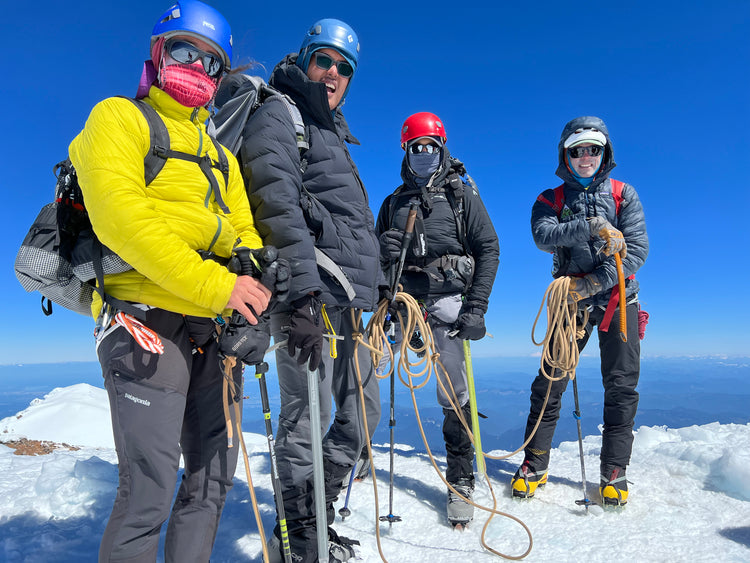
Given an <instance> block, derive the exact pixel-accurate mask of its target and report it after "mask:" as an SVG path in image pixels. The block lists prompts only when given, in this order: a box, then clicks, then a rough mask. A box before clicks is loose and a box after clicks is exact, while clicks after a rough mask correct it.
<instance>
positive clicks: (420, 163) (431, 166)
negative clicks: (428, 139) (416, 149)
mask: <svg viewBox="0 0 750 563" xmlns="http://www.w3.org/2000/svg"><path fill="white" fill-rule="evenodd" d="M407 154H408V156H407V158H408V159H409V168H411V170H412V172H414V175H415V176H416V177H417V178H418V179H423V180H424V183H427V180H428V179H429V178H430V176H432V175H433V174H434V173H435V171H436V170H437V169H438V167H439V166H440V159H441V157H442V151H438V152H435V153H433V154H429V153H427V152H421V153H419V154H411V153H407ZM417 183H419V182H417Z"/></svg>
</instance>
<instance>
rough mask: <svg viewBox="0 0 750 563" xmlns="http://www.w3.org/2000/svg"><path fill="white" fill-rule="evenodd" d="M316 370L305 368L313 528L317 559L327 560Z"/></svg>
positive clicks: (326, 531) (321, 562)
mask: <svg viewBox="0 0 750 563" xmlns="http://www.w3.org/2000/svg"><path fill="white" fill-rule="evenodd" d="M319 377H320V376H319V374H318V370H317V368H316V369H310V368H309V366H308V368H307V396H308V402H309V403H310V439H311V446H312V454H313V491H314V495H315V528H316V531H317V535H318V561H319V562H320V563H327V562H328V558H329V556H328V517H327V515H326V492H325V476H324V474H323V471H324V469H323V437H322V432H321V429H320V396H319V389H320V386H319V381H318V378H319Z"/></svg>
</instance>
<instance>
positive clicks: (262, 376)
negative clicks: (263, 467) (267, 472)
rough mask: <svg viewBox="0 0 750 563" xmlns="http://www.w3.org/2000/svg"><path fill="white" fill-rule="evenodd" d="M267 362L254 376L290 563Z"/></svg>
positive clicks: (287, 562)
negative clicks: (272, 423)
mask: <svg viewBox="0 0 750 563" xmlns="http://www.w3.org/2000/svg"><path fill="white" fill-rule="evenodd" d="M267 371H268V364H267V363H266V362H261V363H259V364H255V377H256V379H257V380H258V384H259V386H260V401H261V406H262V408H263V418H264V420H265V423H266V438H267V439H268V455H269V456H270V458H271V483H272V484H273V495H274V497H275V499H276V514H277V515H278V517H279V530H280V531H281V549H282V552H283V553H284V561H285V563H292V551H291V547H290V545H289V532H288V530H287V527H286V513H285V511H284V498H283V496H282V494H281V477H280V476H279V467H278V465H277V464H276V446H275V441H274V439H273V426H272V425H271V407H270V404H269V401H268V388H267V387H266V372H267Z"/></svg>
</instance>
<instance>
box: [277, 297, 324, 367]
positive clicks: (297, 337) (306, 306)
mask: <svg viewBox="0 0 750 563" xmlns="http://www.w3.org/2000/svg"><path fill="white" fill-rule="evenodd" d="M292 307H293V309H292V315H291V318H290V319H289V340H288V341H287V345H286V349H287V352H289V355H290V356H292V357H294V356H295V355H296V354H297V349H299V355H298V356H297V363H298V364H299V365H302V364H304V363H305V362H307V360H308V358H309V360H310V362H309V363H308V367H309V368H310V369H311V370H314V369H318V366H319V365H320V359H321V357H322V355H323V319H322V318H321V316H320V308H321V304H320V300H319V299H318V298H317V297H315V296H314V295H305V296H304V297H300V298H299V299H297V300H295V301H294V302H292Z"/></svg>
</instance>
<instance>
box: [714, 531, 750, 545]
mask: <svg viewBox="0 0 750 563" xmlns="http://www.w3.org/2000/svg"><path fill="white" fill-rule="evenodd" d="M719 535H720V536H723V537H725V538H727V539H728V540H732V541H733V542H736V543H738V544H740V545H744V546H745V547H748V548H750V526H741V527H739V528H723V529H721V530H719Z"/></svg>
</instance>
